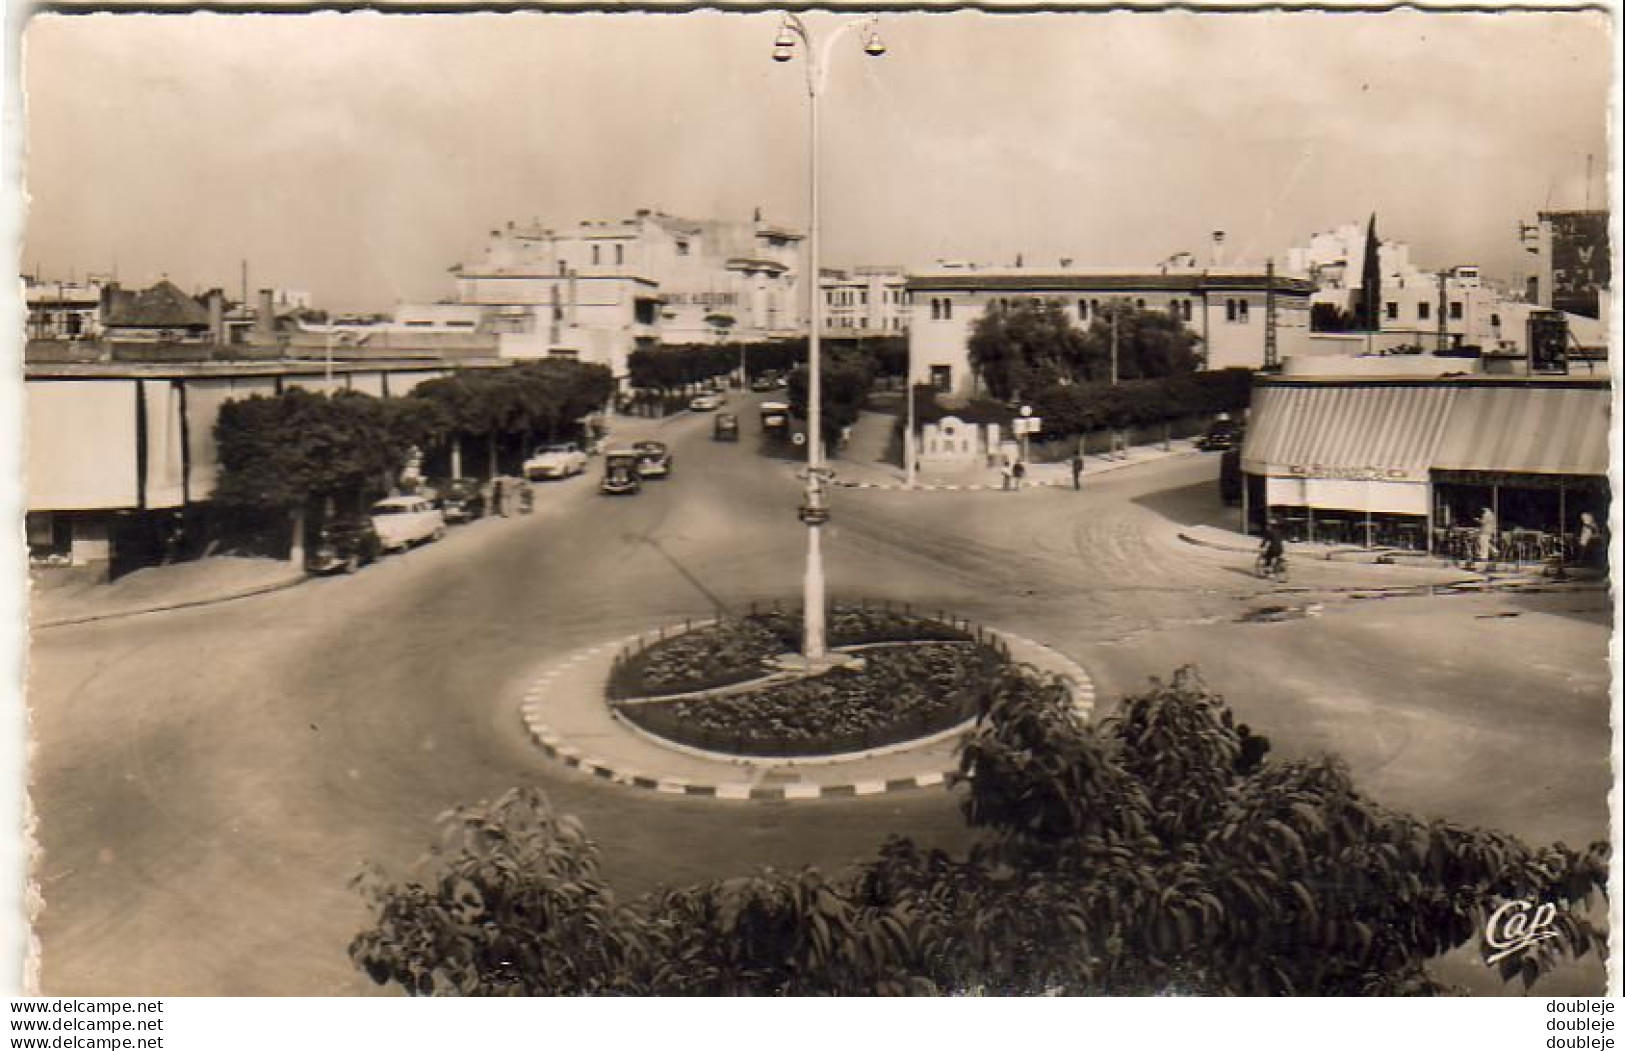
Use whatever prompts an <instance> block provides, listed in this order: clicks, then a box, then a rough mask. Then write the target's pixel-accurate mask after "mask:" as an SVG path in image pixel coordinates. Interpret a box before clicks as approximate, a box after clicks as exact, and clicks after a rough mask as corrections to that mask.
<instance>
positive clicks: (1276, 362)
mask: <svg viewBox="0 0 1625 1051" xmlns="http://www.w3.org/2000/svg"><path fill="white" fill-rule="evenodd" d="M1280 364H1281V348H1280V346H1279V344H1277V343H1276V341H1275V260H1274V259H1271V260H1269V261H1268V262H1266V263H1265V264H1264V367H1265V368H1266V369H1271V370H1273V369H1275V368H1277V367H1279V366H1280Z"/></svg>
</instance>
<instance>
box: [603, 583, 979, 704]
mask: <svg viewBox="0 0 1625 1051" xmlns="http://www.w3.org/2000/svg"><path fill="white" fill-rule="evenodd" d="M825 636H826V638H827V640H828V644H829V645H830V646H837V647H838V646H863V645H871V644H874V643H881V642H978V641H980V642H986V641H988V640H989V639H990V638H991V636H989V635H988V633H987V632H986V631H985V630H984V629H982V628H981V627H980V626H978V625H976V624H973V623H972V622H971V621H968V620H966V619H964V618H962V617H956V616H953V615H952V614H948V613H942V612H935V613H930V612H923V611H919V610H916V609H915V608H914V607H913V606H912V605H909V604H907V603H901V604H899V603H890V602H873V603H872V602H862V601H860V602H850V603H846V602H837V603H835V604H833V605H832V606H831V607H830V611H829V616H828V624H827V625H826V631H825ZM800 648H801V613H800V612H799V611H794V612H792V611H788V610H784V609H782V608H780V607H779V605H778V604H777V603H774V605H773V606H772V607H770V608H767V609H762V610H758V609H757V608H756V607H755V606H754V605H753V606H752V607H751V610H750V612H749V613H747V614H745V615H744V616H742V617H738V618H733V619H729V620H721V621H713V622H708V623H703V624H699V625H692V624H684V625H683V626H681V627H678V628H673V629H670V630H669V631H662V632H660V633H658V634H657V635H656V636H655V637H654V638H652V639H642V640H640V641H639V642H638V643H637V644H635V645H633V646H629V647H627V648H626V649H624V650H622V651H621V652H620V653H619V654H617V655H616V657H615V661H614V664H613V666H612V667H611V669H610V676H609V686H608V689H607V693H608V695H609V698H610V699H611V700H612V701H616V700H625V699H629V698H642V697H668V696H672V695H675V694H683V693H696V692H699V691H701V690H714V689H718V688H720V687H724V686H732V685H735V684H737V683H744V682H750V681H752V680H753V679H760V678H764V677H766V676H767V675H769V674H771V673H772V672H773V668H772V666H771V665H770V664H769V663H768V662H769V661H771V660H772V659H773V658H775V657H778V656H782V655H783V654H786V653H795V652H797V651H799V650H800Z"/></svg>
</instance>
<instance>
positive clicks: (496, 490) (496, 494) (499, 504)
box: [491, 475, 508, 518]
mask: <svg viewBox="0 0 1625 1051" xmlns="http://www.w3.org/2000/svg"><path fill="white" fill-rule="evenodd" d="M491 506H492V508H493V509H494V510H495V511H496V513H497V517H498V518H507V517H508V487H507V485H506V484H505V483H504V480H503V478H502V476H501V475H498V476H497V477H495V478H493V479H491Z"/></svg>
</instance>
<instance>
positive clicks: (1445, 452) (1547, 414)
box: [1241, 367, 1610, 561]
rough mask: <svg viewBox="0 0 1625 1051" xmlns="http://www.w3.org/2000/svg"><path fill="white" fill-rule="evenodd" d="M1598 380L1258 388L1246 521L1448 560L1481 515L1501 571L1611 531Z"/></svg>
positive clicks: (1343, 379)
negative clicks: (1578, 536)
mask: <svg viewBox="0 0 1625 1051" xmlns="http://www.w3.org/2000/svg"><path fill="white" fill-rule="evenodd" d="M1609 398H1610V390H1609V384H1608V380H1607V379H1606V378H1584V379H1582V378H1578V377H1540V376H1518V377H1497V376H1488V375H1483V374H1476V375H1475V374H1461V375H1439V374H1437V367H1435V374H1434V375H1432V376H1424V375H1410V376H1405V375H1366V376H1336V375H1292V374H1290V373H1289V374H1287V375H1282V376H1273V377H1264V376H1261V377H1258V378H1257V379H1256V380H1255V385H1254V390H1253V403H1252V407H1251V409H1250V410H1249V424H1248V430H1247V438H1246V441H1245V444H1244V445H1243V448H1242V451H1241V470H1242V474H1243V479H1244V483H1243V486H1242V491H1243V494H1244V495H1243V503H1242V509H1243V510H1242V514H1243V521H1244V523H1246V526H1247V528H1249V529H1251V530H1257V529H1258V528H1259V527H1260V526H1261V525H1262V524H1263V521H1264V520H1265V519H1266V518H1274V519H1276V520H1277V521H1279V522H1281V523H1282V525H1283V527H1284V529H1285V531H1286V533H1287V535H1288V536H1289V537H1291V538H1293V539H1297V540H1305V541H1327V542H1331V543H1345V544H1359V545H1363V546H1368V547H1370V546H1380V547H1394V548H1400V549H1410V550H1416V551H1424V550H1426V551H1433V552H1441V551H1445V550H1449V549H1450V548H1451V545H1452V541H1453V538H1455V537H1457V536H1458V534H1460V533H1461V532H1464V531H1465V532H1471V531H1473V530H1475V529H1476V528H1477V523H1478V522H1479V521H1480V520H1481V517H1482V516H1483V512H1484V511H1485V510H1486V509H1488V510H1489V511H1490V512H1491V515H1492V516H1493V521H1494V522H1496V523H1497V534H1498V535H1497V540H1496V544H1497V548H1498V550H1499V551H1500V552H1501V553H1502V554H1503V556H1505V557H1503V559H1502V560H1504V561H1513V560H1536V559H1541V558H1545V557H1549V556H1550V555H1552V554H1554V553H1556V552H1557V551H1558V550H1559V549H1560V548H1561V545H1562V543H1563V538H1568V540H1569V541H1570V542H1571V546H1572V539H1573V537H1574V534H1575V533H1576V532H1577V529H1578V524H1579V521H1580V516H1581V514H1582V513H1590V514H1592V515H1593V516H1594V517H1595V518H1596V519H1597V520H1598V521H1607V520H1608V519H1607V510H1608V503H1609V488H1608V449H1609V445H1608V417H1609Z"/></svg>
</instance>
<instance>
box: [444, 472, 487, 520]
mask: <svg viewBox="0 0 1625 1051" xmlns="http://www.w3.org/2000/svg"><path fill="white" fill-rule="evenodd" d="M436 489H437V490H438V491H439V493H440V513H441V514H443V515H445V516H446V521H448V522H472V521H474V520H475V519H476V518H484V517H485V491H484V489H482V488H481V486H480V483H479V482H478V481H476V480H475V479H473V478H453V479H452V480H451V481H449V482H443V483H441V484H440V485H438V486H436Z"/></svg>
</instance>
